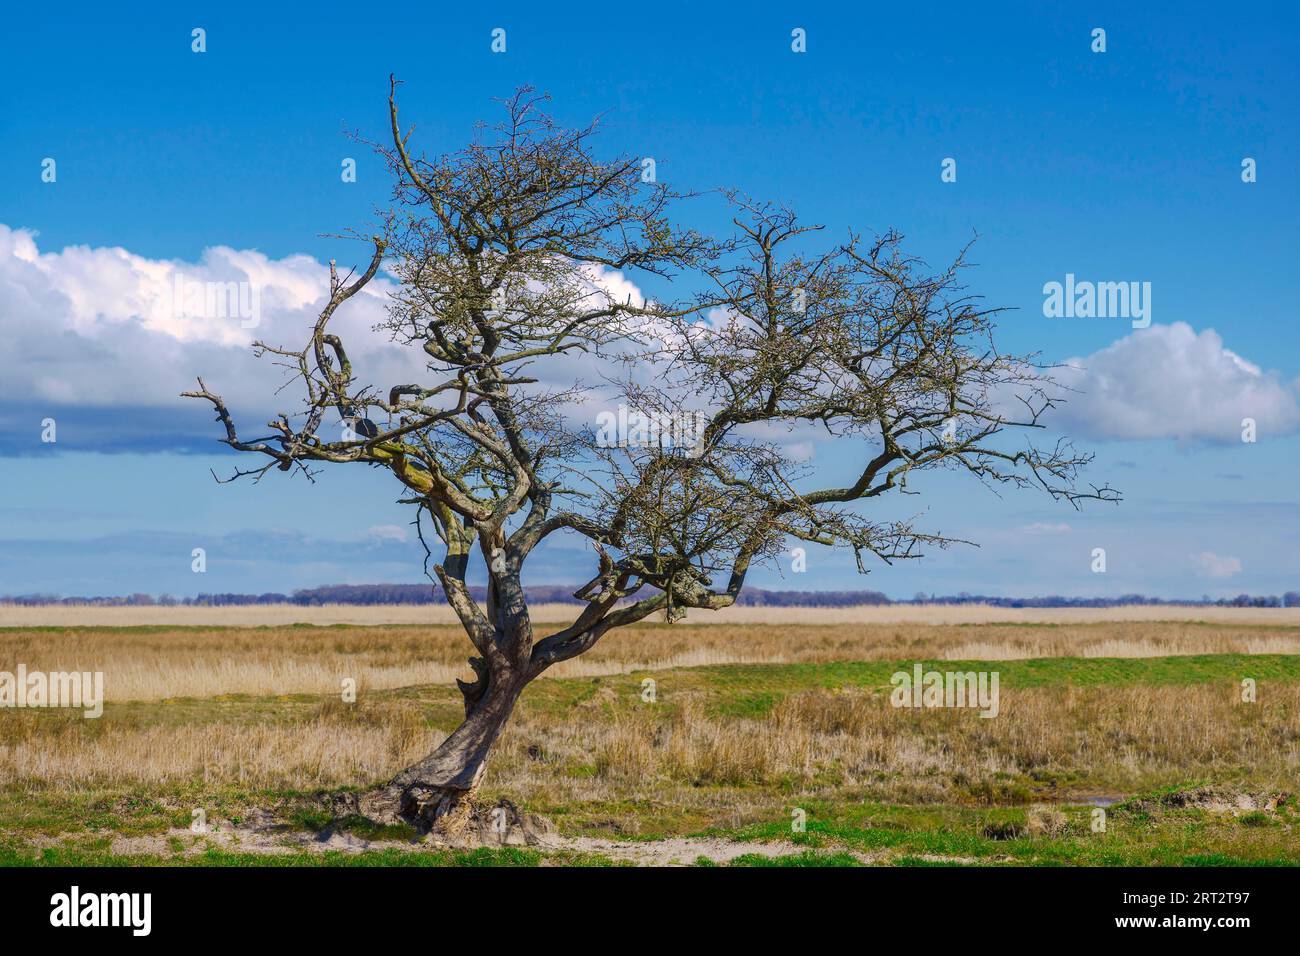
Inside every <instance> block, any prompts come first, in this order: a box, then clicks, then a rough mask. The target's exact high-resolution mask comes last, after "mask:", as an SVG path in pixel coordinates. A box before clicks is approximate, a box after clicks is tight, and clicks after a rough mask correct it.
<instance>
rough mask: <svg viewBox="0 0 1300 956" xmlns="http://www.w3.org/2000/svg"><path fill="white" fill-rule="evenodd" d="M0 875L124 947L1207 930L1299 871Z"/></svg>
mask: <svg viewBox="0 0 1300 956" xmlns="http://www.w3.org/2000/svg"><path fill="white" fill-rule="evenodd" d="M0 883H3V887H2V888H0V914H2V918H3V919H4V925H5V932H6V937H7V938H8V939H9V940H11V941H12V940H13V939H15V937H23V936H27V935H29V934H36V935H42V936H44V935H47V934H48V935H49V936H50V937H51V938H55V939H57V938H58V937H60V936H63V937H70V936H72V935H75V936H77V937H78V942H80V943H85V942H89V941H90V940H91V938H92V937H98V938H101V939H104V940H108V939H109V938H112V939H113V940H114V941H115V942H116V943H118V944H121V943H125V944H126V945H127V946H130V945H132V944H134V943H139V944H145V945H148V944H150V943H153V942H160V943H175V942H182V941H184V942H193V941H194V940H195V939H196V938H201V939H202V940H203V941H204V942H205V943H221V942H239V941H242V940H256V941H258V942H259V943H263V942H275V941H281V940H282V941H284V942H286V943H296V944H302V943H324V944H341V943H345V942H348V941H355V942H357V943H364V942H366V941H369V942H371V943H374V942H375V941H376V940H377V939H380V938H382V939H383V940H384V941H385V944H387V945H391V944H392V943H394V942H400V941H401V940H402V939H404V938H407V937H408V936H409V938H410V939H411V940H412V941H414V942H424V943H435V944H438V945H447V944H448V943H452V942H453V941H454V940H456V939H458V938H462V936H463V938H464V939H465V940H472V941H474V942H476V943H483V942H484V941H495V940H497V939H506V938H510V937H512V936H514V935H516V934H518V935H521V936H524V937H527V936H534V937H536V936H538V935H540V934H547V935H550V934H554V933H555V932H560V933H563V932H566V930H565V928H564V925H563V924H565V923H571V924H572V929H573V931H576V930H577V928H578V927H581V929H582V935H583V936H587V935H588V934H589V933H591V932H592V931H597V930H599V931H603V932H608V933H613V934H614V935H615V937H617V936H620V935H625V934H632V936H633V937H635V936H637V935H639V934H642V933H650V934H652V935H654V934H657V933H661V932H670V931H671V930H672V929H673V927H674V926H675V925H680V926H681V927H683V928H685V927H690V928H691V929H690V931H691V933H692V934H693V936H700V935H717V936H718V937H719V938H725V939H727V940H729V941H730V942H732V943H734V942H736V941H737V940H739V939H743V938H746V937H749V936H751V935H762V934H766V933H768V932H770V931H771V930H772V929H774V928H778V927H779V925H780V924H781V923H782V922H788V923H790V924H791V928H796V927H802V930H803V931H805V932H806V931H807V930H808V929H809V928H810V925H809V923H810V921H811V924H812V926H813V927H815V928H816V929H818V930H823V929H833V928H836V927H844V928H847V929H854V928H856V929H857V930H859V931H860V930H862V929H863V928H866V927H871V928H873V929H880V930H886V929H888V928H889V927H890V926H891V925H892V926H894V927H897V928H898V929H899V930H900V931H903V930H907V931H908V932H911V933H915V932H917V931H918V929H920V930H921V935H922V936H923V937H924V936H928V934H929V932H930V931H931V930H935V931H937V930H939V929H940V928H942V929H943V932H945V933H947V932H953V933H957V932H959V931H960V929H961V928H962V927H963V926H964V927H966V928H967V929H969V930H971V931H972V932H976V933H981V934H982V933H990V932H991V933H1007V932H1015V933H1019V932H1026V931H1034V930H1043V931H1050V932H1052V933H1053V934H1055V936H1061V937H1063V938H1069V939H1072V940H1073V939H1078V938H1093V937H1098V936H1106V937H1111V936H1116V937H1121V936H1126V935H1131V936H1137V937H1144V938H1146V939H1151V938H1153V937H1156V938H1159V937H1165V938H1168V939H1171V940H1178V941H1179V944H1180V945H1181V944H1183V943H1184V942H1186V941H1188V940H1189V939H1190V938H1191V937H1193V936H1200V937H1202V938H1204V939H1206V940H1213V941H1215V942H1218V943H1223V942H1229V941H1231V940H1232V939H1234V938H1240V935H1239V934H1242V933H1245V934H1251V933H1254V932H1256V931H1259V930H1263V931H1265V932H1272V933H1277V932H1280V931H1282V930H1284V929H1286V928H1288V927H1293V926H1294V925H1295V922H1296V905H1295V898H1296V890H1297V889H1298V888H1300V880H1298V879H1297V871H1296V870H1287V869H1106V870H1101V869H1009V868H1008V869H1004V868H959V869H946V868H915V869H911V868H895V869H854V870H836V869H820V870H819V869H766V870H738V869H730V870H726V869H690V868H682V869H634V868H611V869H596V868H568V869H561V868H541V869H425V868H391V869H381V868H351V867H346V868H297V867H294V868H276V867H267V868H258V869H239V868H230V869H219V868H218V869H213V868H208V869H205V868H193V869H185V868H177V869H171V868H155V869H53V868H51V869H43V868H36V869H25V870H7V871H3V872H0ZM936 921H939V922H936ZM940 922H941V924H942V925H941V926H940ZM431 924H433V926H436V929H434V928H432V927H431ZM431 934H432V935H431ZM957 938H959V937H953V939H954V940H956V939H957ZM972 938H975V937H972Z"/></svg>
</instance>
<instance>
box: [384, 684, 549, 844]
mask: <svg viewBox="0 0 1300 956" xmlns="http://www.w3.org/2000/svg"><path fill="white" fill-rule="evenodd" d="M471 663H472V664H473V665H474V668H475V670H476V671H478V674H479V679H478V681H476V682H475V683H473V684H466V683H464V682H461V690H462V692H463V693H464V694H465V722H464V723H462V724H461V725H460V726H459V727H457V728H456V729H455V730H454V731H453V732H452V733H451V735H450V736H449V737H448V738H447V739H446V740H444V741H443V742H442V743H441V744H440V745H439V746H438V748H437V749H436V750H434V751H433V752H432V753H431V754H429V755H428V756H427V757H425V758H423V759H422V760H419V761H417V762H416V763H414V764H412V765H411V766H409V767H407V768H406V769H405V770H403V771H402V772H401V773H399V774H397V775H396V776H395V777H393V779H392V780H390V781H389V782H388V783H386V784H385V785H384V786H382V787H380V788H379V789H377V790H375V791H372V792H371V793H369V794H366V795H365V796H364V797H363V798H362V799H361V801H360V806H359V809H360V811H361V812H362V813H364V814H365V815H366V816H368V817H371V818H372V819H377V820H389V821H395V820H404V821H406V822H407V823H410V824H412V825H413V826H415V827H416V829H417V830H419V831H421V832H427V831H428V830H430V829H433V828H435V827H437V826H438V825H439V824H440V823H441V822H442V821H443V820H444V819H445V818H447V816H448V815H449V814H451V813H452V811H455V810H457V809H458V808H460V807H461V806H462V805H463V804H464V803H465V802H466V801H467V800H468V799H469V798H470V797H471V796H472V795H473V793H474V791H475V790H476V789H477V788H478V785H479V782H480V781H481V780H482V779H483V771H484V769H485V768H486V766H487V758H488V754H490V753H491V751H492V748H493V746H494V745H495V744H496V742H497V739H498V738H499V737H500V736H501V732H502V731H503V730H504V729H505V726H506V723H507V721H509V719H510V715H511V714H512V713H513V712H514V708H515V703H516V702H517V701H518V700H519V695H520V694H521V693H522V692H523V689H524V687H525V686H527V684H528V682H529V681H530V680H531V676H530V675H528V674H527V672H525V671H522V670H520V669H517V668H506V667H497V668H491V669H490V668H489V667H488V665H486V664H485V663H484V662H483V661H482V660H481V659H480V658H471Z"/></svg>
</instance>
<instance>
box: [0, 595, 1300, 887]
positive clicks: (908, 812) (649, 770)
mask: <svg viewBox="0 0 1300 956" xmlns="http://www.w3.org/2000/svg"><path fill="white" fill-rule="evenodd" d="M17 612H21V613H17ZM38 612H44V616H40V614H38ZM121 612H130V613H129V614H127V613H121ZM140 612H147V613H146V614H144V615H141V614H140ZM162 612H166V613H167V615H169V616H170V621H169V622H168V621H165V620H164V619H163V615H162ZM191 612H202V613H191ZM258 612H260V614H261V617H260V619H259V617H258ZM304 612H310V613H308V614H306V615H305V616H306V619H307V620H309V621H313V622H314V623H304V622H302V619H303V617H304ZM572 613H573V611H572V609H570V608H563V607H560V606H555V607H552V608H549V609H545V610H544V612H543V613H540V614H538V615H537V617H538V619H540V620H549V621H560V620H563V619H564V615H565V614H568V615H570V616H571V615H572ZM155 615H157V616H155ZM286 615H287V616H286ZM402 615H408V617H402ZM142 617H143V618H146V619H142ZM394 618H397V619H398V620H396V621H394V620H393V619H394ZM368 620H369V621H370V622H371V623H365V622H366V621H368ZM416 620H423V621H426V622H428V621H430V620H433V621H436V622H438V623H432V624H430V623H423V624H417V623H414V621H416ZM295 622H296V623H295ZM343 622H346V623H343ZM468 652H469V644H468V641H467V640H466V638H465V637H464V635H463V633H462V632H461V631H460V629H459V627H458V626H456V625H454V624H451V623H449V622H447V621H446V620H445V618H443V617H442V615H441V614H440V613H435V609H433V608H333V609H331V608H307V609H302V608H269V609H263V608H231V609H203V608H173V609H163V608H145V609H134V608H110V609H95V608H85V609H78V608H72V609H68V608H30V609H28V608H7V607H6V608H0V671H14V670H16V668H17V666H18V665H19V664H24V665H26V667H27V669H28V671H29V672H30V671H35V670H44V671H61V670H79V671H103V672H104V675H105V691H106V698H107V704H106V706H105V709H104V715H103V717H101V718H99V719H97V720H87V719H84V718H83V717H82V716H81V714H80V711H67V710H54V709H44V710H29V709H23V710H13V709H6V710H0V863H2V864H8V865H17V864H30V863H55V864H79V863H84V864H102V863H108V862H132V863H157V864H186V863H205V864H231V865H246V864H276V865H323V864H352V865H368V864H379V865H387V864H393V865H397V864H401V865H434V864H446V863H474V864H482V863H499V864H525V865H526V864H564V863H586V864H607V863H660V864H662V863H672V862H678V863H696V862H699V863H729V864H732V865H735V864H745V863H759V864H819V865H823V864H849V865H852V864H863V863H866V864H894V865H909V864H911V865H923V864H974V863H977V864H1085V865H1110V864H1129V865H1143V864H1186V865H1194V864H1252V863H1259V864H1297V863H1300V808H1298V806H1297V804H1298V802H1300V612H1297V611H1295V610H1290V609H1287V610H1276V611H1269V612H1267V613H1258V612H1255V613H1252V612H1251V611H1249V610H1245V609H1243V610H1237V609H1217V608H1216V609H1208V608H1186V609H1181V608H1151V607H1141V608H1132V609H1106V610H1102V611H1095V612H1088V611H1052V610H1043V611H1008V610H1003V609H994V608H981V607H964V608H953V607H940V608H931V609H926V608H920V607H913V606H908V607H904V608H859V609H854V608H845V609H833V610H832V609H808V610H803V609H791V608H772V609H767V608H741V609H736V610H735V611H734V612H732V613H730V614H721V615H716V616H706V615H700V616H698V617H695V616H693V617H692V618H691V619H690V620H689V621H687V622H685V623H681V624H676V625H666V624H662V623H643V624H641V625H637V626H634V627H631V628H627V629H625V630H623V631H620V632H614V633H612V634H611V635H609V636H608V637H606V638H605V639H604V640H603V641H602V642H601V643H600V644H599V645H597V647H596V648H595V649H594V650H593V651H591V652H590V653H589V654H587V655H585V656H584V657H582V658H580V659H578V660H575V661H572V662H568V663H567V664H565V665H562V666H561V667H559V668H556V669H555V671H554V672H552V673H551V674H548V675H547V676H546V677H544V678H542V679H541V680H539V681H538V682H537V683H535V684H534V685H533V686H532V687H530V688H529V690H528V692H527V693H526V694H525V696H524V699H523V701H522V702H521V704H520V707H519V709H518V710H517V712H516V715H515V719H514V721H513V723H512V725H511V726H510V728H509V730H508V731H507V734H506V736H505V737H504V738H503V740H502V742H501V744H500V746H499V748H498V750H497V752H496V754H495V755H494V758H493V761H492V763H491V764H490V767H489V770H488V776H487V779H486V781H485V784H484V788H483V794H482V795H483V797H484V799H485V800H490V801H494V800H496V799H497V798H499V797H507V798H509V799H510V800H511V801H513V802H514V803H515V804H517V805H519V806H520V807H521V808H524V809H526V810H527V811H529V812H531V813H533V814H538V815H540V816H542V817H544V818H546V819H547V820H549V821H550V822H551V824H552V825H553V828H554V829H553V832H550V833H547V834H545V835H544V837H543V840H542V842H541V843H540V844H538V845H534V846H515V845H505V846H501V847H496V848H493V847H487V848H479V849H473V850H468V849H467V850H453V849H448V848H441V847H438V846H435V845H431V844H428V843H424V842H420V841H418V840H416V839H414V837H413V836H412V835H411V834H410V833H408V832H404V831H402V830H400V829H398V828H376V827H373V826H370V825H368V824H366V823H365V822H364V821H361V820H345V821H342V822H331V818H330V816H329V815H328V814H326V813H324V811H323V810H322V809H321V806H322V805H321V802H320V800H319V799H318V797H317V794H318V793H319V792H321V791H333V790H338V789H342V788H352V789H360V788H364V787H366V786H369V785H371V784H374V783H376V782H378V781H381V780H384V779H386V778H387V777H388V776H389V775H391V774H392V773H393V772H394V771H396V770H397V769H400V768H401V767H402V766H405V765H406V764H408V763H410V762H411V761H413V760H415V759H417V758H418V757H420V756H422V755H423V754H424V753H426V752H428V750H429V749H431V748H432V746H434V745H435V744H436V743H437V742H438V741H439V740H440V739H441V738H442V736H443V735H445V734H446V733H447V732H449V731H450V730H451V729H453V728H454V727H455V725H456V724H457V723H458V722H459V718H460V715H461V705H460V695H459V693H458V692H457V691H456V689H455V686H454V679H455V678H456V677H457V676H461V677H468V676H470V672H469V670H468V668H467V667H466V666H465V664H464V659H465V656H466V655H467V653H468ZM918 662H919V663H921V664H923V666H924V667H925V668H926V669H933V670H940V671H997V672H998V674H999V680H1000V691H1001V700H1000V712H999V714H998V716H997V717H994V718H990V719H986V718H982V717H980V716H979V714H978V713H977V712H976V711H975V710H973V709H957V708H937V709H920V710H915V709H906V708H896V707H893V706H891V704H890V699H889V697H890V695H889V692H890V690H891V686H890V676H891V675H892V674H893V673H894V672H896V671H899V670H905V671H909V672H910V671H911V669H912V667H913V665H914V664H916V663H918ZM346 679H350V680H351V681H355V683H356V686H357V688H358V694H357V700H356V702H355V703H345V702H344V700H343V699H342V695H341V693H340V688H341V686H342V683H343V681H344V680H346ZM648 681H652V682H653V685H651V684H649V683H647V682H648ZM1243 681H1250V682H1253V683H1254V687H1255V700H1254V701H1253V702H1249V701H1244V700H1243ZM651 690H652V691H653V693H651ZM1101 809H1104V814H1103V813H1098V811H1099V810H1101ZM196 811H198V814H197V818H198V819H199V820H201V821H202V822H204V823H205V824H206V826H205V827H204V828H199V829H197V830H196V829H195V828H194V827H192V823H194V821H195V819H196ZM799 821H806V825H805V826H803V827H802V828H800V827H799V826H798V825H797V824H798V822H799ZM1102 822H1104V830H1099V829H1098V827H1099V826H1100V824H1101V823H1102Z"/></svg>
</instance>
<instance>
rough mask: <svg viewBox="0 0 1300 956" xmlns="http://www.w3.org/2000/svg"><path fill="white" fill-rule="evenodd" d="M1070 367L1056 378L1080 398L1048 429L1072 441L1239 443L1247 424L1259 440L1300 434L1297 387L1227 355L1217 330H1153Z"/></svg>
mask: <svg viewBox="0 0 1300 956" xmlns="http://www.w3.org/2000/svg"><path fill="white" fill-rule="evenodd" d="M1065 365H1066V366H1067V367H1066V368H1061V369H1057V370H1055V371H1054V372H1053V373H1052V374H1053V377H1054V378H1055V379H1056V380H1057V381H1058V382H1060V383H1061V384H1062V385H1066V386H1069V387H1070V388H1072V389H1075V390H1076V394H1070V395H1068V396H1067V397H1068V399H1069V400H1068V402H1066V403H1065V404H1064V405H1063V406H1061V407H1060V408H1058V409H1057V410H1056V412H1055V417H1053V418H1052V419H1051V420H1050V424H1052V425H1054V426H1055V427H1057V428H1060V429H1061V430H1062V431H1064V432H1066V433H1067V434H1070V435H1078V436H1083V437H1089V438H1121V439H1149V438H1176V439H1179V440H1183V441H1187V440H1195V439H1204V440H1209V441H1222V442H1234V441H1240V440H1241V431H1242V425H1241V422H1242V419H1244V418H1253V419H1254V420H1255V422H1256V424H1257V426H1258V429H1259V434H1260V436H1261V437H1264V436H1267V435H1269V434H1273V435H1278V434H1286V433H1290V432H1294V431H1296V430H1297V429H1300V403H1298V402H1297V399H1298V398H1300V394H1298V393H1297V389H1296V386H1295V384H1287V383H1284V382H1282V381H1281V380H1280V379H1279V377H1278V375H1277V374H1276V373H1274V372H1266V371H1264V370H1263V369H1261V368H1260V367H1259V366H1258V365H1255V364H1254V363H1252V362H1249V361H1247V360H1246V359H1244V358H1242V357H1241V356H1240V355H1237V354H1236V353H1235V352H1232V351H1231V350H1229V349H1227V348H1225V347H1224V345H1223V339H1222V338H1221V337H1220V336H1219V334H1218V333H1217V332H1215V331H1214V330H1213V329H1206V330H1205V331H1203V332H1200V333H1197V332H1196V331H1195V330H1194V329H1192V327H1191V326H1189V325H1188V324H1187V323H1185V322H1175V323H1174V324H1172V325H1153V326H1151V327H1150V328H1148V329H1140V330H1138V331H1135V332H1133V333H1132V334H1130V335H1127V336H1125V337H1124V338H1122V339H1120V340H1119V341H1117V342H1114V343H1112V344H1111V345H1108V346H1107V347H1106V348H1104V349H1101V350H1100V351H1098V352H1094V353H1093V354H1092V355H1090V356H1088V357H1087V358H1072V359H1068V360H1067V361H1066V362H1065Z"/></svg>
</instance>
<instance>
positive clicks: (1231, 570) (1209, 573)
mask: <svg viewBox="0 0 1300 956" xmlns="http://www.w3.org/2000/svg"><path fill="white" fill-rule="evenodd" d="M1189 557H1190V558H1191V562H1192V567H1193V568H1195V569H1196V573H1197V574H1199V575H1200V576H1201V577H1203V578H1213V579H1215V580H1223V579H1224V578H1230V577H1232V576H1233V575H1234V574H1240V573H1241V560H1240V559H1239V558H1233V557H1226V556H1221V555H1217V554H1215V553H1214V552H1213V551H1202V552H1200V553H1199V554H1193V555H1189Z"/></svg>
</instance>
